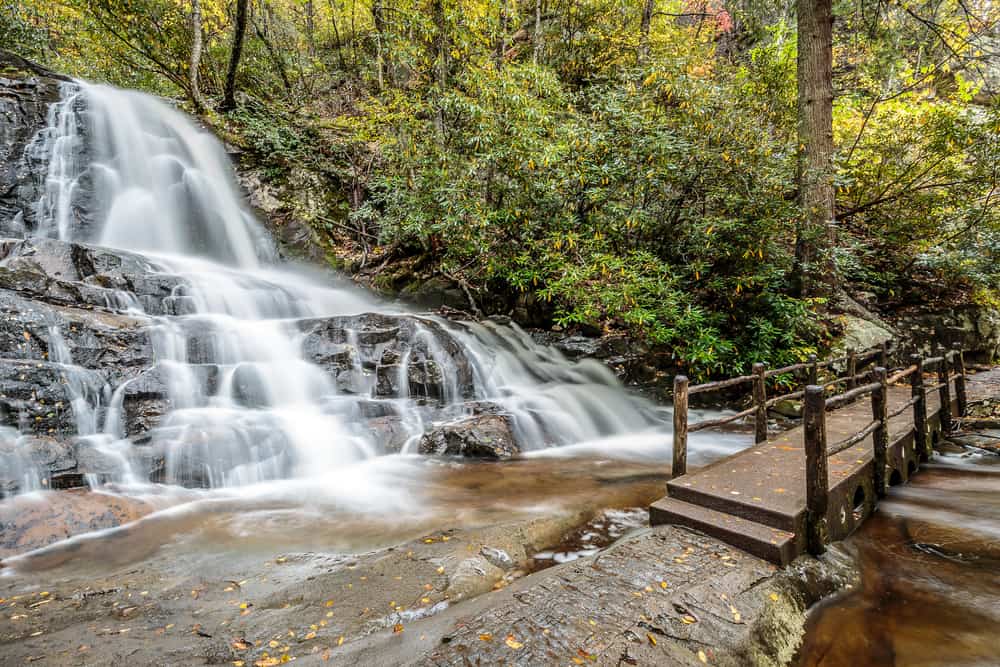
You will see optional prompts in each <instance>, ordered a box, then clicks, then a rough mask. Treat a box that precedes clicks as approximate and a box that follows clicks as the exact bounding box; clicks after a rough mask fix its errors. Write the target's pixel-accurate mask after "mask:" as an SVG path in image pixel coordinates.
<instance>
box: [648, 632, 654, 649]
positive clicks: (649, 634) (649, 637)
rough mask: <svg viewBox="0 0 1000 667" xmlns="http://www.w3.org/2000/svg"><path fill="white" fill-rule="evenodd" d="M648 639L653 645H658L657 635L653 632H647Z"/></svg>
mask: <svg viewBox="0 0 1000 667" xmlns="http://www.w3.org/2000/svg"><path fill="white" fill-rule="evenodd" d="M646 639H648V640H649V643H650V644H652V645H653V646H656V637H654V636H653V633H652V632H647V633H646Z"/></svg>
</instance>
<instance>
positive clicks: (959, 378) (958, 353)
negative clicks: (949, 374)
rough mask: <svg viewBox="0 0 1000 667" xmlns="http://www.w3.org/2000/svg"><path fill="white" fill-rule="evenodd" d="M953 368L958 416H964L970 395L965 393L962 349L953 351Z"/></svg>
mask: <svg viewBox="0 0 1000 667" xmlns="http://www.w3.org/2000/svg"><path fill="white" fill-rule="evenodd" d="M952 354H953V355H954V356H953V357H952V366H951V370H952V371H953V372H954V373H955V402H956V403H958V416H959V417H964V416H965V410H966V408H967V407H968V397H967V395H966V393H965V357H964V356H963V355H962V350H961V349H957V350H955V351H954V352H952Z"/></svg>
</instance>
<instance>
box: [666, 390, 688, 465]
mask: <svg viewBox="0 0 1000 667" xmlns="http://www.w3.org/2000/svg"><path fill="white" fill-rule="evenodd" d="M687 450H688V379H687V377H685V376H683V375H678V376H677V377H675V378H674V460H673V466H672V467H671V469H670V474H671V477H680V476H681V475H684V474H686V473H687V459H688V452H687Z"/></svg>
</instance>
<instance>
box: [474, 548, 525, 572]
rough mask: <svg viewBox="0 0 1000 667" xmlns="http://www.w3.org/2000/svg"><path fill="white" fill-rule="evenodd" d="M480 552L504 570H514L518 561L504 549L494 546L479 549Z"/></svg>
mask: <svg viewBox="0 0 1000 667" xmlns="http://www.w3.org/2000/svg"><path fill="white" fill-rule="evenodd" d="M479 553H480V554H481V555H482V556H483V558H485V559H486V560H488V561H489V562H490V563H492V564H493V565H495V566H496V567H499V568H501V569H503V570H512V569H514V566H515V565H516V563H515V562H514V559H513V558H511V557H510V554H508V553H507V552H506V551H504V550H503V549H495V548H494V547H483V548H482V549H480V550H479Z"/></svg>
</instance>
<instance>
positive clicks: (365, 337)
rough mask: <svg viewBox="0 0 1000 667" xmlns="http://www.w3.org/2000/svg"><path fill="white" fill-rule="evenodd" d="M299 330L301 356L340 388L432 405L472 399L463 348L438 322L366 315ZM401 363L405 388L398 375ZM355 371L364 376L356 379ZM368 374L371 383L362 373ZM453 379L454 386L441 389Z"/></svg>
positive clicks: (305, 324) (304, 324)
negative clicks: (426, 400) (422, 400)
mask: <svg viewBox="0 0 1000 667" xmlns="http://www.w3.org/2000/svg"><path fill="white" fill-rule="evenodd" d="M299 328H300V329H301V330H302V332H303V338H302V351H303V355H304V357H305V358H306V359H307V360H309V361H312V362H313V363H317V364H319V365H320V366H322V367H323V368H325V369H326V370H327V371H328V372H329V373H331V374H332V375H334V377H336V378H337V382H338V387H339V388H341V389H344V390H348V391H351V392H352V393H362V392H363V391H369V390H374V395H376V396H379V397H393V398H395V397H402V396H413V397H422V398H430V399H435V400H445V399H447V400H452V399H457V398H471V397H472V395H473V377H472V366H471V364H470V363H469V359H468V357H467V356H466V354H465V349H464V347H463V346H462V344H461V343H460V342H459V341H458V340H457V339H456V338H455V337H454V336H453V335H452V334H451V333H450V332H449V331H448V329H447V328H445V326H444V325H443V324H442V323H441V322H439V321H437V320H432V319H425V318H418V317H414V316H412V315H385V314H380V313H365V314H363V315H352V316H341V317H329V318H323V319H307V320H302V321H300V322H299ZM404 360H405V361H404ZM439 360H441V361H439ZM443 360H447V363H448V365H449V368H448V370H447V372H445V370H444V369H442V368H441V362H442V361H443ZM404 363H405V364H406V373H405V376H406V381H405V387H404V386H403V384H404V383H403V382H401V380H402V374H401V373H400V367H401V365H402V364H404ZM358 367H360V368H361V369H362V371H363V374H362V376H360V377H359V376H358V375H357V373H356V371H357V369H358ZM371 371H374V378H373V380H369V379H367V378H368V376H367V375H366V374H365V373H367V372H371ZM452 378H453V379H454V384H451V383H450V382H449V383H447V384H446V380H451V379H452ZM404 389H405V391H404ZM452 393H454V394H455V395H454V396H452V395H451V394H452Z"/></svg>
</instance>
